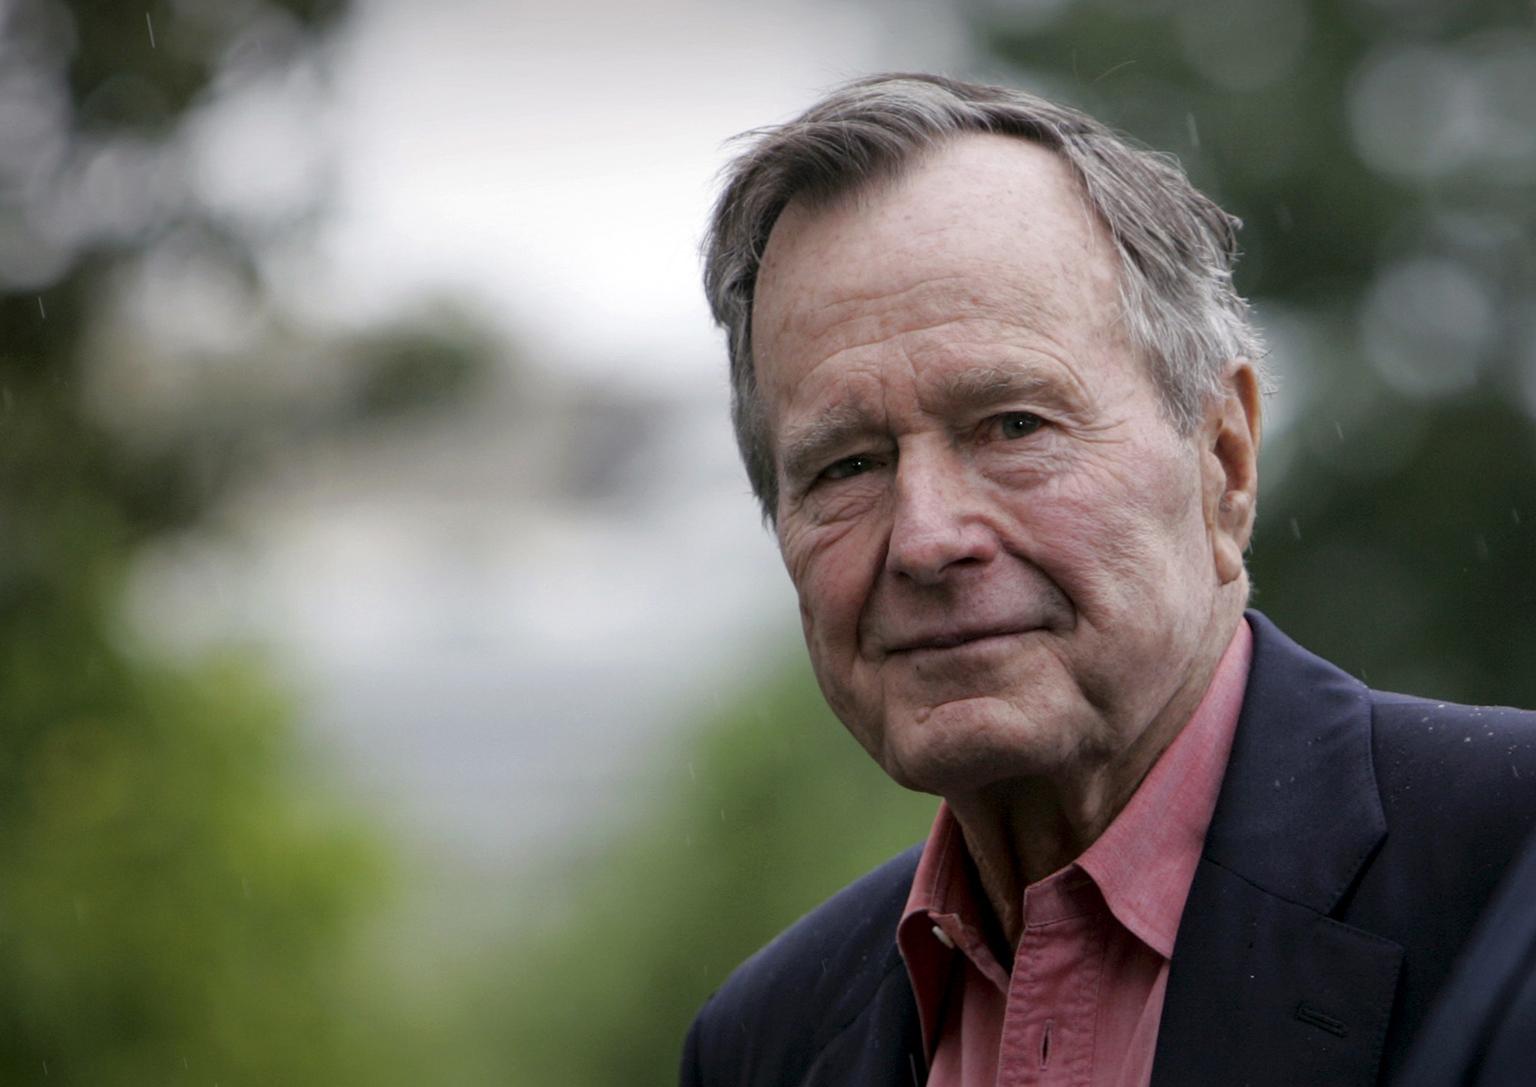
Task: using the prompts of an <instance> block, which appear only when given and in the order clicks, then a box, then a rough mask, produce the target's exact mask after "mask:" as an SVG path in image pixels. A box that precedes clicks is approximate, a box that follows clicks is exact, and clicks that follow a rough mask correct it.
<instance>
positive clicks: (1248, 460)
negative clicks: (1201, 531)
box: [1200, 359, 1263, 585]
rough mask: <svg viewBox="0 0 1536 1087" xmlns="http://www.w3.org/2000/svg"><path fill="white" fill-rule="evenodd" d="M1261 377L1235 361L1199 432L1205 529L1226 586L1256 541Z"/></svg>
mask: <svg viewBox="0 0 1536 1087" xmlns="http://www.w3.org/2000/svg"><path fill="white" fill-rule="evenodd" d="M1259 401H1260V395H1259V376H1258V373H1257V372H1256V371H1255V370H1254V368H1253V363H1251V362H1249V361H1248V360H1247V359H1237V360H1235V361H1233V362H1232V363H1230V364H1229V365H1228V367H1227V371H1226V373H1225V374H1224V375H1223V377H1222V392H1221V394H1220V395H1219V396H1217V397H1215V398H1213V399H1212V400H1211V402H1210V404H1209V405H1208V407H1207V408H1206V415H1205V425H1204V427H1203V428H1202V430H1201V446H1200V457H1201V472H1202V475H1203V483H1204V490H1205V495H1204V497H1205V526H1206V532H1207V534H1208V536H1209V538H1210V541H1211V553H1212V558H1213V560H1214V561H1215V565H1216V576H1217V577H1218V578H1219V579H1220V581H1221V584H1223V585H1226V584H1229V583H1230V582H1232V581H1235V580H1236V579H1237V578H1239V577H1240V576H1242V573H1243V552H1244V551H1245V550H1246V549H1247V547H1248V541H1249V539H1250V538H1251V537H1252V536H1253V517H1254V510H1255V508H1256V506H1257V504H1258V498H1259V439H1260V437H1261V433H1262V430H1263V422H1262V419H1261V415H1260V413H1261V406H1260V402H1259Z"/></svg>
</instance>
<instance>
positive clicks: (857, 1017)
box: [681, 612, 1536, 1087]
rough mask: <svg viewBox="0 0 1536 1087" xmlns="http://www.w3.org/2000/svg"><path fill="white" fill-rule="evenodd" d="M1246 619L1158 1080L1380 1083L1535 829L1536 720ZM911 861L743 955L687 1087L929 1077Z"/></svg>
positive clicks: (697, 1050) (707, 1023)
mask: <svg viewBox="0 0 1536 1087" xmlns="http://www.w3.org/2000/svg"><path fill="white" fill-rule="evenodd" d="M1248 621H1249V623H1250V624H1251V625H1252V628H1253V635H1254V642H1253V664H1252V669H1251V671H1250V673H1249V679H1248V688H1247V693H1246V695H1245V697H1244V700H1243V709H1242V714H1241V716H1240V717H1239V720H1238V726H1237V733H1236V736H1235V738H1234V740H1233V748H1232V756H1231V760H1230V761H1229V763H1228V765H1227V772H1226V776H1225V778H1224V779H1223V781H1222V786H1221V793H1220V796H1219V798H1218V800H1217V804H1216V810H1215V813H1214V815H1213V817H1212V820H1211V827H1210V830H1209V832H1208V833H1207V835H1206V841H1205V850H1204V853H1203V855H1202V857H1201V860H1200V864H1199V866H1198V868H1197V869H1196V872H1195V878H1194V883H1193V884H1192V885H1191V887H1190V894H1189V899H1188V902H1187V903H1186V904H1185V907H1184V915H1183V917H1182V919H1181V920H1180V923H1179V934H1178V939H1177V943H1176V945H1175V948H1174V954H1173V961H1172V964H1171V966H1170V970H1169V977H1168V991H1167V997H1166V1000H1165V1002H1164V1006H1163V1017H1162V1022H1161V1025H1160V1027H1159V1031H1158V1039H1157V1051H1156V1055H1155V1057H1154V1062H1153V1068H1152V1083H1153V1085H1154V1087H1190V1085H1205V1084H1213V1085H1214V1084H1220V1085H1224V1087H1225V1085H1229V1084H1247V1085H1251V1087H1264V1085H1273V1087H1313V1085H1319V1087H1324V1085H1325V1087H1346V1085H1355V1084H1362V1085H1364V1084H1375V1083H1379V1082H1386V1081H1387V1080H1388V1079H1389V1078H1390V1077H1392V1076H1394V1075H1395V1074H1396V1073H1397V1072H1398V1070H1399V1069H1400V1068H1401V1066H1402V1064H1403V1061H1404V1057H1405V1055H1406V1053H1407V1050H1408V1047H1409V1043H1410V1041H1411V1040H1412V1038H1413V1036H1414V1034H1415V1033H1416V1032H1417V1030H1418V1029H1419V1027H1420V1026H1421V1025H1422V1023H1423V1021H1424V1019H1425V1016H1426V1014H1427V1012H1428V1009H1429V1006H1430V1004H1431V1001H1432V1000H1433V998H1434V996H1435V993H1436V991H1437V990H1438V989H1439V988H1440V987H1441V985H1442V984H1443V983H1444V981H1445V979H1446V977H1447V974H1448V973H1449V971H1450V969H1451V966H1452V964H1453V961H1454V960H1455V957H1456V955H1457V952H1458V950H1459V949H1460V948H1461V946H1462V944H1463V943H1464V942H1465V940H1466V937H1467V934H1468V932H1469V931H1470V930H1471V929H1472V927H1473V924H1474V922H1475V921H1476V919H1477V917H1478V914H1479V913H1480V912H1481V910H1482V909H1483V907H1484V905H1485V904H1486V903H1487V901H1488V899H1489V898H1490V896H1491V895H1492V893H1493V891H1494V888H1495V887H1496V885H1497V884H1498V882H1499V879H1500V876H1501V875H1502V874H1503V872H1504V869H1505V867H1506V865H1507V864H1508V862H1509V860H1510V858H1511V856H1512V855H1514V854H1515V853H1516V852H1517V851H1518V849H1519V846H1520V844H1521V843H1522V842H1523V841H1524V839H1525V838H1526V837H1527V836H1528V834H1529V833H1530V831H1531V829H1532V826H1533V824H1536V714H1531V713H1527V712H1524V711H1521V710H1511V709H1490V708H1478V707H1468V706H1458V705H1453V704H1449V703H1443V702H1432V701H1425V700H1423V699H1417V698H1408V697H1405V696H1403V695H1394V694H1384V693H1381V692H1378V691H1372V690H1370V689H1368V688H1366V687H1365V686H1364V685H1363V684H1362V683H1360V682H1359V681H1358V680H1356V679H1354V678H1353V677H1351V676H1349V675H1347V674H1345V673H1344V672H1342V671H1340V670H1339V669H1337V668H1335V667H1334V666H1333V665H1331V664H1328V663H1327V662H1326V661H1323V660H1321V659H1320V658H1318V657H1315V656H1313V655H1312V654H1310V653H1308V652H1307V651H1306V650H1304V649H1302V648H1301V647H1300V646H1298V645H1296V644H1295V643H1294V642H1292V641H1291V640H1290V639H1288V638H1286V637H1285V635H1283V634H1281V633H1280V631H1279V630H1278V629H1277V628H1276V627H1275V626H1274V625H1273V624H1272V623H1270V622H1269V621H1268V620H1267V619H1265V618H1264V617H1263V616H1262V615H1259V614H1258V613H1256V612H1249V613H1248ZM918 853H919V850H918V849H912V850H909V851H908V852H906V853H903V854H902V855H901V856H899V857H897V858H895V859H894V860H892V861H890V862H888V863H887V864H885V865H884V866H883V867H881V868H879V869H877V870H876V871H874V872H872V873H870V874H869V875H867V876H865V877H864V878H863V879H861V880H859V881H858V882H857V883H854V884H853V885H851V886H849V887H847V888H845V889H844V890H843V891H841V892H840V893H838V894H837V895H836V896H834V897H833V898H832V899H830V900H829V901H828V902H826V903H824V904H823V905H822V906H820V907H818V908H817V909H816V910H814V911H812V912H811V913H810V914H809V915H807V916H806V917H804V918H802V919H801V920H800V921H799V922H797V923H796V924H795V925H794V926H793V927H791V928H790V929H788V930H787V931H786V932H784V933H783V934H781V935H780V936H779V937H778V938H777V939H775V940H774V941H773V942H772V943H771V944H769V945H768V946H767V947H765V948H763V949H762V950H761V951H759V952H758V953H757V954H756V955H754V956H753V957H752V958H751V959H749V960H747V962H745V963H744V964H742V966H741V967H739V968H738V969H737V970H736V972H735V973H733V974H732V975H731V977H730V978H729V980H727V981H726V983H725V984H724V985H723V986H722V987H721V988H720V989H719V991H717V992H716V993H715V995H714V996H713V997H711V998H710V1000H709V1002H708V1003H707V1004H706V1005H705V1007H704V1009H703V1010H702V1011H701V1012H700V1013H699V1016H698V1018H697V1020H695V1022H694V1024H693V1028H692V1029H691V1030H690V1031H689V1033H688V1038H687V1041H686V1043H685V1045H684V1052H683V1061H682V1079H681V1082H682V1084H683V1085H684V1087H727V1085H729V1087H747V1085H751V1087H780V1085H786V1087H787V1085H805V1087H810V1085H826V1087H886V1085H892V1087H909V1085H913V1084H918V1085H920V1084H922V1083H923V1082H925V1080H926V1077H927V1069H926V1067H925V1063H924V1059H923V1044H922V1038H921V1034H920V1030H919V1026H918V1019H917V1009H916V1005H915V1004H914V1002H913V997H912V990H911V986H910V985H909V984H908V981H907V974H906V969H905V967H904V965H903V963H902V960H901V957H900V955H899V954H898V952H897V950H896V940H895V933H896V925H897V922H898V921H899V920H900V916H901V909H902V906H903V905H904V904H905V902H906V897H907V892H908V890H909V888H910V885H911V881H912V876H913V872H914V871H915V869H916V865H917V857H918Z"/></svg>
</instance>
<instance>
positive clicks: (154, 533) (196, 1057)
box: [0, 0, 465, 1087]
mask: <svg viewBox="0 0 1536 1087" xmlns="http://www.w3.org/2000/svg"><path fill="white" fill-rule="evenodd" d="M337 14H339V8H338V7H337V6H336V5H330V4H314V3H309V2H307V0H299V2H290V3H279V2H276V0H226V2H212V0H209V2H203V0H199V2H198V3H186V2H156V3H151V4H149V5H148V6H147V10H146V7H145V6H143V5H140V6H132V7H129V6H124V5H121V4H109V3H74V4H71V5H68V6H66V5H64V4H61V3H57V2H54V0H15V2H13V3H8V4H4V5H0V117H3V118H4V121H5V124H6V126H7V127H6V131H5V133H4V136H5V138H4V139H3V140H0V873H3V874H0V1081H3V1082H5V1083H8V1084H11V1083H14V1084H23V1083H49V1084H91V1085H97V1084H102V1085H112V1087H131V1085H135V1084H151V1083H156V1084H163V1083H168V1082H197V1083H204V1084H213V1083H223V1084H276V1083H282V1084H327V1085H329V1084H336V1083H368V1084H388V1083H415V1082H423V1081H424V1080H425V1078H426V1074H425V1073H424V1072H423V1066H422V1065H421V1064H418V1063H413V1062H414V1061H417V1060H419V1059H420V1058H421V1057H422V1056H423V1055H424V1054H425V1053H426V1052H427V1049H426V1047H425V1045H424V1044H422V1043H421V1037H422V1035H421V1032H419V1031H414V1030H413V1029H411V1024H412V1022H413V1020H411V1019H410V1018H409V1016H408V1012H407V1010H406V1008H405V1004H404V1002H402V1001H400V1000H397V999H396V998H395V990H394V989H393V988H392V984H391V983H392V982H393V981H394V978H393V976H392V967H391V964H390V962H389V960H388V959H387V957H385V956H383V955H381V954H380V953H379V947H378V941H379V937H378V934H377V932H376V931H375V930H374V928H373V926H374V924H375V921H376V918H377V917H378V916H379V907H380V904H381V903H382V902H383V901H384V900H385V896H386V894H387V893H388V892H389V891H390V890H391V888H392V886H393V884H394V881H395V879H396V875H395V865H394V862H393V860H392V858H391V856H390V854H389V852H388V850H387V849H386V848H385V843H383V842H382V841H381V840H379V839H378V837H377V836H376V834H375V833H374V832H373V831H372V830H371V829H369V828H367V826H366V824H365V822H364V821H363V819H362V817H361V814H360V813H358V812H356V811H352V810H349V809H347V808H346V807H345V805H344V804H343V803H341V802H340V801H337V800H333V799H332V798H331V796H330V793H329V791H328V789H327V788H326V787H325V786H324V785H323V784H322V783H321V782H319V781H315V780H312V779H311V778H310V777H309V771H308V770H307V769H306V766H305V761H306V760H304V759H302V758H300V755H301V754H302V753H303V750H302V748H301V746H300V745H299V744H298V742H297V738H296V737H295V736H294V735H293V733H292V730H291V721H292V717H293V714H292V711H291V708H290V706H289V705H288V704H287V700H286V698H284V697H283V696H282V695H281V694H280V693H279V692H278V691H277V690H276V688H275V687H274V685H273V683H272V682H271V681H270V679H268V678H267V676H266V673H265V670H264V669H263V667H262V666H261V662H260V661H259V660H257V659H254V658H252V657H250V656H247V655H240V654H235V653H226V654H220V655H216V656H212V657H208V658H206V659H202V660H198V661H193V662H190V663H183V664H177V665H170V664H166V663H161V662H159V661H157V660H156V659H154V658H153V657H152V656H150V655H148V654H147V653H146V652H144V651H143V650H142V649H141V648H140V647H137V646H136V645H135V643H134V641H133V639H132V638H131V637H129V636H128V635H127V634H126V632H125V630H124V629H123V623H122V621H121V618H120V608H121V597H122V591H123V586H124V582H125V576H126V571H127V569H128V566H129V564H130V563H131V561H132V559H133V558H134V556H135V555H136V554H138V553H139V551H140V549H141V548H143V547H144V546H145V545H147V544H151V543H153V542H155V541H157V540H160V539H163V538H165V537H166V536H168V535H169V534H172V533H175V532H178V531H181V530H185V529H188V528H189V527H191V526H193V525H195V524H196V523H197V522H198V521H199V520H200V519H201V518H203V517H204V516H205V515H206V514H207V512H208V511H209V510H210V508H211V507H212V504H213V503H214V502H215V501H216V500H217V499H218V498H219V497H220V496H221V495H222V494H224V493H225V492H226V490H227V488H228V486H229V484H230V483H231V482H232V481H233V480H235V479H237V478H239V476H240V475H241V473H242V472H247V471H250V470H252V468H253V454H254V452H255V451H256V450H257V449H258V448H259V441H258V440H257V439H258V437H259V436H260V435H261V433H262V432H263V431H264V430H266V431H270V430H271V429H272V428H273V427H276V426H286V427H288V428H289V433H290V434H291V433H293V430H294V429H295V423H296V424H297V428H298V429H300V430H302V427H303V426H305V425H319V423H320V422H321V420H318V419H316V418H313V417H312V416H313V412H311V413H310V416H306V415H305V414H304V413H302V412H300V413H296V414H297V419H296V420H289V419H288V418H287V413H286V412H285V410H284V408H285V405H283V404H281V403H280V402H278V401H276V400H271V401H268V402H260V401H259V400H257V401H255V402H253V399H252V398H251V397H249V396H247V397H245V399H244V402H243V404H242V407H243V409H244V413H243V414H244V425H243V426H242V427H234V428H231V427H227V426H222V425H219V424H218V418H219V416H218V412H217V405H214V404H211V403H202V404H199V403H198V401H197V398H196V397H190V398H189V399H188V404H189V405H190V407H189V408H186V409H185V410H184V411H183V414H182V415H181V416H179V417H178V416H176V415H175V413H174V412H166V413H162V414H160V415H158V416H156V418H157V419H158V420H159V422H158V423H157V424H155V425H152V426H150V427H149V428H148V430H149V432H148V433H145V432H142V431H141V432H140V433H136V434H134V433H130V432H128V431H127V430H125V429H124V428H123V427H121V426H115V425H112V424H113V413H112V412H109V411H103V410H102V404H101V399H102V395H103V393H102V386H101V385H100V383H99V373H98V370H99V368H100V366H101V365H102V364H103V361H104V356H103V354H102V348H101V341H102V340H103V339H105V340H106V341H107V352H106V355H105V360H106V361H113V360H114V359H118V358H121V357H126V356H127V355H129V354H131V353H132V352H133V351H135V350H139V351H143V352H152V351H153V348H152V347H145V346H144V345H142V344H140V345H136V346H135V345H132V344H129V343H126V342H123V341H122V340H121V338H120V332H119V331H118V330H115V329H113V327H112V321H113V315H114V313H115V312H116V307H117V305H118V301H119V296H120V293H121V288H122V285H123V284H124V283H125V282H128V281H129V280H130V279H131V278H132V276H133V275H135V274H136V273H137V272H138V271H139V270H140V269H141V268H142V266H143V263H144V261H145V259H146V256H147V254H150V253H152V252H154V251H155V250H156V249H157V248H159V247H163V246H165V245H167V244H173V245H178V246H181V247H182V249H183V251H185V250H186V249H187V247H188V246H189V245H190V246H191V247H192V248H193V249H194V250H195V253H196V256H197V258H198V260H199V261H200V262H201V264H200V265H199V266H200V267H201V268H203V269H211V270H212V271H214V272H222V273H225V274H227V275H228V277H229V279H230V280H231V281H232V282H235V283H238V284H241V285H242V286H243V290H244V295H243V297H242V302H243V304H244V305H245V306H247V307H249V308H250V309H252V310H255V311H259V309H260V306H261V297H260V288H259V285H258V283H257V281H256V279H255V276H254V274H253V270H252V257H251V252H252V248H251V246H252V238H251V235H250V232H249V231H248V230H245V229H243V228H242V227H241V226H240V224H236V223H233V222H231V221H229V220H228V219H227V218H226V217H223V216H221V215H220V214H219V213H217V212H216V211H214V210H211V209H209V208H207V207H205V206H203V205H201V204H200V203H198V202H197V201H196V200H195V199H193V198H192V196H191V195H190V190H189V188H188V186H187V179H186V177H185V175H184V172H183V167H184V163H183V160H182V159H181V158H180V157H179V155H178V154H177V152H176V151H175V148H174V140H175V138H176V136H177V133H178V129H179V125H180V124H181V122H182V121H183V120H184V119H185V118H186V117H187V116H189V115H190V114H191V113H192V112H194V111H196V110H198V109H200V108H202V107H204V106H206V105H207V104H208V103H209V102H210V101H211V100H212V98H213V97H214V96H215V84H218V83H220V81H225V82H227V81H229V80H230V79H234V78H236V77H237V76H238V77H239V78H253V77H255V75H256V74H257V73H259V72H261V71H264V70H270V69H272V68H273V67H274V66H275V67H279V68H280V67H281V66H283V65H285V64H290V63H294V62H296V61H299V60H302V59H303V58H304V57H306V56H307V55H308V53H309V51H310V50H312V49H313V48H315V47H316V45H317V44H318V43H320V42H321V41H323V36H324V34H325V33H326V32H327V29H328V27H329V26H330V24H331V20H332V19H333V18H334V17H335V16H336V15H337ZM151 35H153V38H152V37H151ZM232 73H233V74H232ZM146 164H149V165H148V167H146ZM104 329H105V330H109V331H106V332H104V331H103V330H104ZM395 331H398V330H395ZM433 335H434V334H433V333H431V332H428V331H422V332H420V333H419V334H418V335H416V338H415V339H414V340H406V339H401V338H400V337H397V336H394V335H393V333H391V334H388V335H386V333H384V332H380V333H379V334H378V340H379V341H383V340H387V341H388V342H389V343H390V345H391V349H392V351H393V353H392V354H391V353H386V352H384V351H383V350H382V348H380V347H379V342H375V341H372V340H367V339H366V338H364V339H363V340H360V341H359V342H357V343H355V344H345V345H332V348H331V349H332V350H333V351H334V352H339V353H340V354H341V355H344V356H346V357H347V358H348V359H349V360H350V372H351V373H352V374H353V379H352V384H351V386H349V387H348V391H349V392H350V393H351V394H352V395H351V396H350V397H342V398H340V399H341V401H342V402H339V403H335V404H330V405H328V409H327V410H328V411H329V413H330V421H331V422H333V423H334V422H337V421H341V422H351V421H355V420H356V419H360V418H363V417H365V416H369V415H371V414H372V413H374V411H375V409H377V408H380V407H388V408H389V409H390V410H391V411H394V410H397V409H399V408H401V406H402V404H401V399H402V398H401V397H399V396H396V395H394V394H393V392H392V391H391V381H392V380H393V379H397V378H398V379H399V380H401V381H405V382H407V383H408V384H409V385H410V386H411V389H412V391H413V392H414V393H417V394H423V393H426V392H431V393H441V392H442V388H441V386H442V385H443V382H442V381H440V380H438V379H437V375H436V373H435V372H434V371H433V368H432V367H431V366H430V365H424V364H423V363H422V361H421V359H420V357H419V356H420V355H421V353H422V352H425V351H428V350H429V347H430V345H431V344H432V343H434V342H436V341H435V340H434V339H433ZM402 343H407V344H408V347H409V349H407V348H402V347H401V346H400V345H401V344H402ZM272 346H273V345H272V344H270V343H268V344H266V345H265V348H264V349H265V350H270V349H271V348H272ZM308 349H309V350H310V351H311V352H316V353H318V352H320V351H321V350H322V348H321V347H319V346H317V345H314V344H310V345H308ZM412 352H414V354H413V353H412ZM252 354H253V356H255V357H254V358H253V359H252V362H259V361H261V359H260V354H261V349H256V350H253V352H252ZM460 361H462V360H460ZM447 366H448V369H449V370H451V371H452V377H453V378H455V379H456V378H458V377H460V376H462V373H461V371H463V370H464V369H465V367H464V366H460V365H458V363H457V362H454V361H452V360H450V362H449V363H448V364H447ZM426 385H431V386H432V388H430V389H427V388H424V386H426ZM178 391H181V392H185V391H186V390H185V389H182V390H178ZM416 399H417V400H418V401H419V400H420V399H421V396H420V395H417V397H416ZM265 440H271V439H270V436H268V437H267V438H266V439H265ZM434 1066H435V1065H434Z"/></svg>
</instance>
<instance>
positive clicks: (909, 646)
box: [885, 626, 1030, 657]
mask: <svg viewBox="0 0 1536 1087" xmlns="http://www.w3.org/2000/svg"><path fill="white" fill-rule="evenodd" d="M1029 630H1030V628H1027V627H1011V626H1010V627H983V628H979V629H975V630H957V631H935V632H931V633H924V634H920V635H917V636H914V637H911V638H904V639H901V640H899V641H896V642H893V643H892V644H891V645H889V646H887V647H886V650H885V653H886V656H888V657H895V656H902V655H906V654H916V653H930V652H939V651H943V650H946V649H958V648H961V647H964V646H981V645H984V644H988V643H992V642H999V641H1004V640H1007V639H1010V638H1017V637H1018V636H1020V635H1022V634H1028V633H1029Z"/></svg>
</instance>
